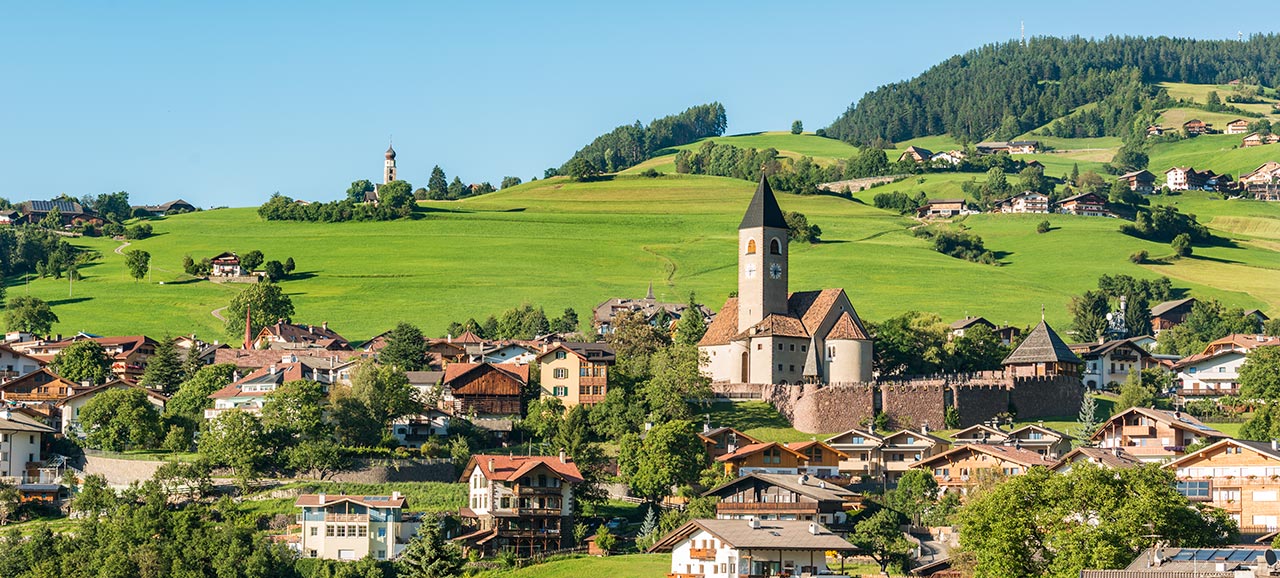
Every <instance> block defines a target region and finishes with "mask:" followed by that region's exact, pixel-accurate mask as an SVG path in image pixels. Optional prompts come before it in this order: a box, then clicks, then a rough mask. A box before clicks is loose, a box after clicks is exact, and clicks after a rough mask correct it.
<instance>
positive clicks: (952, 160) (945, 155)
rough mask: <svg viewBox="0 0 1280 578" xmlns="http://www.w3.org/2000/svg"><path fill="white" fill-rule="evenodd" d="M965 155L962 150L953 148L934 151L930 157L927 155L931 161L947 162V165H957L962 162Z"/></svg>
mask: <svg viewBox="0 0 1280 578" xmlns="http://www.w3.org/2000/svg"><path fill="white" fill-rule="evenodd" d="M967 157H968V155H966V154H964V151H960V150H955V151H946V152H941V153H934V155H933V156H932V157H929V160H930V161H933V162H940V163H947V164H949V165H958V164H960V163H962V162H964V159H965V158H967Z"/></svg>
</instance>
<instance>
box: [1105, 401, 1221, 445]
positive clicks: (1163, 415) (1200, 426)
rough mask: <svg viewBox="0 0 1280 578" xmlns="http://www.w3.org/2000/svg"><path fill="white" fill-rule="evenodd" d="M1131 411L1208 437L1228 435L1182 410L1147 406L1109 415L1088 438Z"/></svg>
mask: <svg viewBox="0 0 1280 578" xmlns="http://www.w3.org/2000/svg"><path fill="white" fill-rule="evenodd" d="M1133 413H1139V414H1142V415H1144V416H1146V417H1149V418H1151V419H1154V420H1156V421H1158V422H1160V423H1163V424H1165V425H1167V426H1169V427H1173V428H1177V429H1181V430H1186V431H1189V432H1191V433H1193V434H1196V435H1198V436H1201V437H1208V438H1225V437H1228V436H1227V434H1224V433H1222V432H1220V431H1218V430H1216V429H1213V428H1211V427H1209V426H1207V425H1205V424H1204V423H1201V421H1200V420H1198V419H1196V418H1194V417H1191V416H1190V415H1189V414H1186V413H1183V412H1173V411H1165V410H1162V409H1151V408H1149V407H1131V408H1129V409H1126V410H1124V411H1122V412H1120V413H1117V414H1115V415H1113V416H1111V418H1110V419H1108V420H1107V421H1106V422H1104V423H1103V424H1102V425H1101V426H1099V427H1098V429H1097V431H1095V432H1094V433H1093V436H1091V437H1090V439H1094V440H1096V439H1098V438H1099V437H1100V436H1101V435H1102V434H1103V433H1104V432H1105V431H1106V430H1107V426H1108V425H1109V424H1111V423H1112V422H1114V421H1117V420H1121V419H1124V417H1125V416H1127V415H1130V414H1133Z"/></svg>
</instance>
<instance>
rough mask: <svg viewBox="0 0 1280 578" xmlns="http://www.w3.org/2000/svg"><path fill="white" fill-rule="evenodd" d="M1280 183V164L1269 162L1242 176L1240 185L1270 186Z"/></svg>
mask: <svg viewBox="0 0 1280 578" xmlns="http://www.w3.org/2000/svg"><path fill="white" fill-rule="evenodd" d="M1277 181H1280V162H1276V161H1267V162H1265V163H1263V164H1262V166H1259V167H1258V168H1256V169H1253V171H1251V172H1249V173H1246V174H1243V175H1240V184H1242V185H1245V186H1249V185H1269V184H1275V183H1276V182H1277Z"/></svg>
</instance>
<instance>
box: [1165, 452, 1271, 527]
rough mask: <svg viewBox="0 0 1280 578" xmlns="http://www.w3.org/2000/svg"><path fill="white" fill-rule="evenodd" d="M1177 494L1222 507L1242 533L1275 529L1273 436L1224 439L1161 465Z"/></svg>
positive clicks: (1194, 500)
mask: <svg viewBox="0 0 1280 578" xmlns="http://www.w3.org/2000/svg"><path fill="white" fill-rule="evenodd" d="M1164 467H1165V468H1166V469H1169V470H1172V471H1173V472H1174V475H1176V476H1177V478H1178V493H1180V494H1182V495H1184V496H1186V497H1187V498H1188V499H1190V500H1191V501H1193V502H1199V503H1208V504H1209V505H1211V506H1213V507H1215V508H1218V509H1221V510H1223V511H1225V512H1226V513H1227V515H1228V516H1230V517H1231V519H1232V520H1235V522H1236V524H1237V525H1238V526H1240V530H1241V533H1247V534H1262V533H1266V532H1268V531H1274V530H1276V529H1280V449H1278V448H1277V445H1276V442H1275V441H1274V440H1272V441H1269V442H1255V441H1245V440H1235V439H1223V440H1219V441H1218V442H1216V443H1214V444H1212V445H1210V446H1208V447H1204V448H1200V449H1199V450H1196V451H1194V452H1192V453H1189V454H1187V455H1185V456H1182V457H1180V458H1178V459H1176V460H1173V461H1172V462H1169V463H1168V464H1165V466H1164Z"/></svg>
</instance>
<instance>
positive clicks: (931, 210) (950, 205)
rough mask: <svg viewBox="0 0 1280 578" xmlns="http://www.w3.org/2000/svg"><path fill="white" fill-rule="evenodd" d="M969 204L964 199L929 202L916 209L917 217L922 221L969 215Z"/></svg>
mask: <svg viewBox="0 0 1280 578" xmlns="http://www.w3.org/2000/svg"><path fill="white" fill-rule="evenodd" d="M971 212H972V211H970V210H969V205H968V203H966V202H965V200H964V199H938V200H934V201H929V202H927V203H925V204H924V205H921V206H920V207H919V208H917V209H916V217H919V218H921V219H947V218H951V217H958V216H960V215H967V214H969V213H971Z"/></svg>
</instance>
